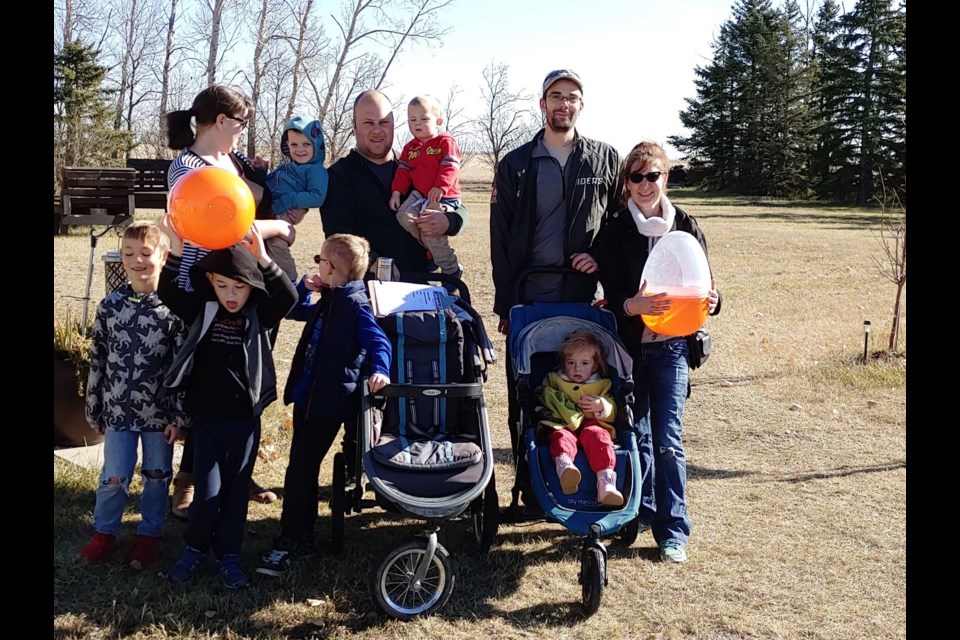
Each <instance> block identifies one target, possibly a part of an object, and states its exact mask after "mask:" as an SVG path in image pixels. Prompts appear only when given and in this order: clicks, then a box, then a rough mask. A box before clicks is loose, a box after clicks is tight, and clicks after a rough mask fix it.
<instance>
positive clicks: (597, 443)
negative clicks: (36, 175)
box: [549, 418, 615, 473]
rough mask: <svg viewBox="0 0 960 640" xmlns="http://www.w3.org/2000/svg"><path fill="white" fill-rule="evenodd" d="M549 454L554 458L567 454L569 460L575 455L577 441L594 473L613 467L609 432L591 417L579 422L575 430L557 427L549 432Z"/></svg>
mask: <svg viewBox="0 0 960 640" xmlns="http://www.w3.org/2000/svg"><path fill="white" fill-rule="evenodd" d="M549 442H550V455H551V457H553V459H554V460H556V459H557V458H558V457H559V456H560V454H561V453H565V454H567V456H569V457H570V459H571V460H573V459H574V458H576V457H577V442H579V443H580V444H581V445H582V446H583V453H584V454H586V456H587V462H588V463H589V464H590V468H591V469H592V470H593V472H594V473H596V472H597V471H603V470H604V469H613V467H614V466H615V465H614V462H615V460H614V456H613V439H612V438H611V437H610V432H609V431H607V430H606V429H604V428H603V427H602V426H600V423H599V422H597V421H596V420H594V419H592V418H587V419H586V420H584V421H583V422H581V423H580V428H579V429H578V430H577V431H570V430H569V429H557V430H555V431H552V432H550V436H549Z"/></svg>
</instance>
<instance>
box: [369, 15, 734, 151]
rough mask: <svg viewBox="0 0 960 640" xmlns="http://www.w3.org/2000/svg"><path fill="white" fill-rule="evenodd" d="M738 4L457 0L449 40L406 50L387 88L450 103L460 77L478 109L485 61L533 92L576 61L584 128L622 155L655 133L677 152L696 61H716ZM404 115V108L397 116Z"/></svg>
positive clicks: (471, 109)
mask: <svg viewBox="0 0 960 640" xmlns="http://www.w3.org/2000/svg"><path fill="white" fill-rule="evenodd" d="M732 6H733V0H674V1H673V2H651V1H649V0H593V2H590V1H587V2H584V1H582V0H581V1H573V0H553V1H549V2H548V1H544V0H456V2H455V3H454V5H453V6H451V7H449V8H448V9H447V11H446V14H445V16H444V18H443V22H444V24H446V25H448V26H449V27H450V28H451V32H450V34H449V35H448V36H447V37H446V38H445V39H444V42H443V43H442V44H440V45H438V46H434V47H433V48H426V47H424V46H418V47H416V48H414V49H410V50H407V51H405V52H404V53H403V54H402V56H401V57H400V60H399V62H397V63H395V66H394V68H392V69H391V71H390V74H389V76H388V81H389V84H390V86H389V87H387V88H386V93H387V95H388V96H389V97H390V99H391V100H392V101H395V102H396V103H399V104H405V103H406V101H407V100H409V98H411V97H413V96H414V95H417V94H420V93H429V94H433V95H435V96H437V97H438V98H440V99H441V101H443V100H444V99H445V97H446V95H447V91H448V89H449V87H450V85H451V84H452V83H454V82H455V83H456V84H457V85H458V86H459V87H461V88H462V89H463V94H462V95H461V98H460V100H459V102H460V103H461V104H462V105H463V106H464V107H466V111H467V113H468V114H477V113H479V111H480V110H481V109H482V106H483V104H482V99H481V96H480V86H481V85H482V84H483V75H482V73H483V68H484V66H486V65H487V64H488V63H490V62H491V61H495V62H498V63H500V62H503V63H506V64H508V65H510V86H511V89H513V90H515V91H519V90H526V92H527V93H529V94H531V95H534V94H537V93H538V92H539V90H540V85H541V83H542V81H543V77H544V76H545V75H546V74H547V72H549V71H550V70H552V69H558V68H570V69H573V70H574V71H576V72H577V73H578V74H580V77H581V78H582V79H583V83H584V110H583V112H582V114H581V116H580V119H579V121H578V123H577V128H578V130H579V131H580V132H581V133H582V134H583V135H586V136H589V137H592V138H598V139H600V140H603V141H604V142H608V143H610V144H612V145H613V146H614V147H616V148H617V150H618V151H620V152H621V154H625V153H626V152H627V151H629V150H630V148H631V147H632V146H633V145H634V144H636V143H638V142H640V141H641V140H654V141H656V142H659V143H661V144H664V145H665V146H666V147H667V152H668V153H669V154H670V156H671V158H679V154H678V153H677V152H676V150H674V149H673V148H672V147H670V146H669V145H667V144H666V138H667V136H670V135H675V134H685V133H687V132H686V131H685V130H684V129H683V127H682V126H681V124H680V118H679V112H680V111H681V110H683V109H685V108H686V102H685V101H684V99H685V98H688V97H695V95H696V89H695V87H694V84H693V81H694V67H696V66H697V65H700V66H704V65H706V64H707V63H709V61H710V59H711V48H710V44H711V43H712V42H713V40H714V38H715V36H716V34H717V33H718V32H719V28H720V25H721V24H723V22H725V21H726V20H728V19H729V17H730V12H731V7H732ZM538 97H539V96H538V95H536V96H535V97H531V100H530V106H531V107H535V106H536V100H537V98H538ZM405 115H406V114H405V113H403V114H400V113H398V122H400V123H402V122H404V117H405ZM401 116H404V117H401ZM454 124H456V123H455V122H454Z"/></svg>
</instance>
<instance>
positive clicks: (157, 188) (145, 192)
mask: <svg viewBox="0 0 960 640" xmlns="http://www.w3.org/2000/svg"><path fill="white" fill-rule="evenodd" d="M171 162H172V160H167V159H166V158H130V159H128V160H127V166H128V167H131V168H133V169H136V170H137V180H136V184H135V185H134V189H133V192H134V197H135V199H136V203H137V206H138V207H140V208H141V209H163V210H164V211H166V209H167V170H168V169H169V168H170V163H171Z"/></svg>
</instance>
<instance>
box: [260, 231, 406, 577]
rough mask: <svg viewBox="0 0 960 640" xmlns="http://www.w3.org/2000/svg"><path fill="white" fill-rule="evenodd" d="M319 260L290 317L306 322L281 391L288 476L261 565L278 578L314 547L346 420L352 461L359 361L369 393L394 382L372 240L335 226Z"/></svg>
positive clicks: (346, 442) (263, 570)
mask: <svg viewBox="0 0 960 640" xmlns="http://www.w3.org/2000/svg"><path fill="white" fill-rule="evenodd" d="M315 260H316V262H317V264H318V273H315V274H308V275H306V276H304V277H303V279H302V280H301V281H300V284H299V285H297V290H298V293H299V294H300V304H299V305H297V306H296V307H295V308H294V311H293V312H291V314H290V315H289V316H288V317H290V318H294V319H296V320H305V321H306V324H305V325H304V327H303V332H302V333H301V334H300V342H299V344H298V345H297V350H296V352H295V353H294V356H293V362H291V364H290V375H289V377H288V378H287V386H286V388H285V389H284V392H283V401H284V403H286V404H289V403H291V402H292V403H293V441H292V442H291V443H290V461H289V462H288V463H287V472H286V475H285V477H284V479H283V490H284V497H283V512H282V513H281V515H280V535H279V536H278V537H277V539H276V540H275V541H274V544H273V549H272V550H271V551H270V552H269V553H268V554H266V555H265V556H263V558H261V561H260V566H258V567H257V573H262V574H264V575H268V576H274V577H280V576H282V575H283V574H284V573H285V572H286V571H287V569H289V568H290V564H291V562H292V561H293V560H294V559H295V558H304V557H307V556H311V555H313V554H314V553H316V550H317V545H316V541H315V537H314V535H315V534H314V526H315V524H316V520H317V500H318V490H317V479H318V477H319V475H320V464H321V463H322V462H323V458H324V456H326V455H327V451H329V450H330V447H331V445H332V444H333V441H334V439H335V438H336V437H337V434H338V433H340V426H341V425H345V427H346V429H347V434H345V436H344V454H345V455H346V456H347V459H348V460H351V459H354V458H355V457H356V449H355V448H353V447H356V438H355V434H354V433H353V429H354V426H355V421H356V417H357V413H358V412H359V410H360V389H359V387H358V382H359V381H360V377H361V368H364V370H366V369H368V368H369V372H370V378H369V379H368V380H367V387H368V388H369V389H370V392H371V393H376V392H377V391H379V390H380V389H382V388H383V387H385V386H387V385H388V384H390V377H389V376H390V358H391V357H392V348H391V345H390V341H389V339H388V338H387V336H386V334H385V333H384V332H383V329H381V328H380V326H379V325H378V324H377V322H376V320H375V319H374V317H373V311H372V310H371V308H370V299H369V298H368V297H367V292H366V288H365V287H364V284H363V275H364V274H365V273H366V271H367V265H368V264H369V261H370V244H369V243H368V242H367V241H366V239H364V238H361V237H359V236H354V235H350V234H346V233H335V234H333V235H331V236H330V237H328V238H327V239H326V240H325V241H324V243H323V246H322V247H321V249H320V255H318V256H316V258H315ZM311 291H319V292H320V300H319V302H313V301H312V300H311ZM351 448H353V450H352V451H351V450H350V449H351Z"/></svg>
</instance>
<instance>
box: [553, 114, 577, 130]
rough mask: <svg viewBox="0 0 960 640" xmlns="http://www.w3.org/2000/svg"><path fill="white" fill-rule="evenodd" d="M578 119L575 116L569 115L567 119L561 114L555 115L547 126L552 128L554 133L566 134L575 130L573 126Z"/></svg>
mask: <svg viewBox="0 0 960 640" xmlns="http://www.w3.org/2000/svg"><path fill="white" fill-rule="evenodd" d="M576 121H577V119H576V117H575V116H572V115H567V117H566V118H564V117H563V116H561V115H559V114H553V115H552V116H550V118H549V119H548V120H547V124H548V125H549V126H550V129H551V130H552V131H556V132H557V133H566V132H567V131H570V130H571V129H573V125H574V124H575V123H576Z"/></svg>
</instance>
